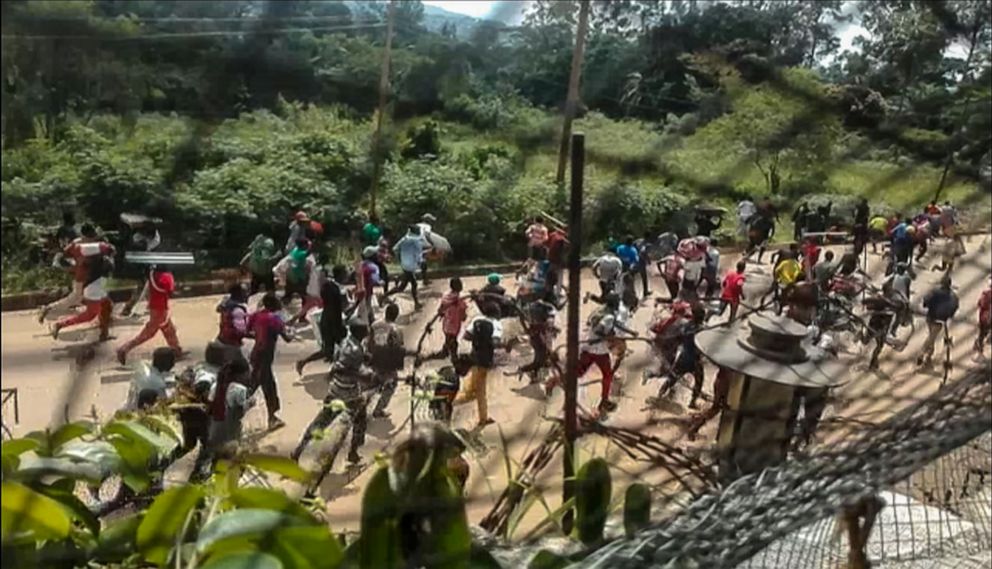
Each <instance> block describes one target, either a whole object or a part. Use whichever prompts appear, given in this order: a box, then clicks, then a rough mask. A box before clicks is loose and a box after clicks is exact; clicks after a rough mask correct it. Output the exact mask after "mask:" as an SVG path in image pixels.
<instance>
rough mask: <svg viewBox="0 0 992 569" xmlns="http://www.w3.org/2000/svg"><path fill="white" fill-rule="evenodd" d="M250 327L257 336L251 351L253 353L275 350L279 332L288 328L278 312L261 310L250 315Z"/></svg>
mask: <svg viewBox="0 0 992 569" xmlns="http://www.w3.org/2000/svg"><path fill="white" fill-rule="evenodd" d="M248 329H249V330H251V331H252V333H253V335H254V336H255V345H254V346H253V347H252V349H251V351H252V353H253V354H255V353H261V352H265V351H270V350H274V349H275V348H276V340H278V339H279V334H282V333H283V331H284V330H285V329H286V323H285V322H283V321H282V318H280V317H279V314H278V313H277V312H270V311H268V310H260V311H258V312H254V313H252V314H251V316H249V317H248Z"/></svg>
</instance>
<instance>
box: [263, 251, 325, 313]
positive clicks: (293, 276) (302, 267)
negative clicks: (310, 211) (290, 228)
mask: <svg viewBox="0 0 992 569" xmlns="http://www.w3.org/2000/svg"><path fill="white" fill-rule="evenodd" d="M316 266H317V261H316V260H315V259H314V258H313V255H311V254H310V242H309V241H307V240H306V239H300V240H298V241H297V242H296V247H294V248H293V250H292V251H290V252H289V254H288V255H286V256H285V257H283V258H282V260H281V261H279V264H277V265H276V266H275V268H274V269H272V273H273V274H274V275H275V276H276V277H277V278H278V279H279V281H280V282H282V283H283V286H284V287H285V290H284V292H283V297H282V303H283V304H284V305H288V304H289V302H290V301H291V300H292V299H293V297H294V296H296V295H299V297H300V301H305V300H306V297H307V285H308V284H309V283H310V272H311V271H313V270H315V269H316Z"/></svg>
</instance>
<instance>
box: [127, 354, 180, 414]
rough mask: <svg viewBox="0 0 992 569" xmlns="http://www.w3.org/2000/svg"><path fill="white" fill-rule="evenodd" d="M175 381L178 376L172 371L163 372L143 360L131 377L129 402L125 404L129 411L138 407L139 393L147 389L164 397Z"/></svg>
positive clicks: (128, 394) (128, 393)
mask: <svg viewBox="0 0 992 569" xmlns="http://www.w3.org/2000/svg"><path fill="white" fill-rule="evenodd" d="M175 383H176V378H175V376H174V375H173V374H172V372H171V371H168V372H161V371H159V370H157V369H155V368H153V367H152V366H151V365H149V364H147V363H145V362H142V363H141V364H140V365H139V366H138V369H137V371H136V372H135V374H134V377H133V378H132V379H131V386H130V388H128V391H127V402H126V403H125V404H124V408H125V409H127V410H128V411H133V410H135V409H137V408H138V395H140V394H141V392H142V391H145V390H152V391H155V392H156V393H158V396H159V397H160V398H163V397H165V396H166V394H167V392H168V390H169V389H170V388H172V386H173V385H175Z"/></svg>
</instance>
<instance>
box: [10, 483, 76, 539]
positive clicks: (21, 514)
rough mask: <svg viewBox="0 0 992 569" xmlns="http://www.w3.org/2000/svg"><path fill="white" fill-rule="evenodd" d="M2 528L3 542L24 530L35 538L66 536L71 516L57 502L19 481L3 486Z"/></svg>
mask: <svg viewBox="0 0 992 569" xmlns="http://www.w3.org/2000/svg"><path fill="white" fill-rule="evenodd" d="M0 518H2V519H0V528H2V533H0V535H2V537H0V539H2V541H3V542H7V541H9V540H11V539H13V538H14V537H15V535H17V534H19V533H21V532H31V533H32V534H33V536H34V538H35V539H36V540H42V539H64V538H66V537H68V536H69V530H70V529H71V528H72V520H71V519H70V518H69V515H68V514H67V513H66V510H65V508H63V507H62V506H61V505H60V504H59V503H58V502H56V501H55V500H52V499H51V498H49V497H48V496H45V495H43V494H39V493H38V492H35V491H34V490H32V489H30V488H28V487H27V486H24V485H23V484H20V483H17V482H6V481H5V482H3V484H2V487H0Z"/></svg>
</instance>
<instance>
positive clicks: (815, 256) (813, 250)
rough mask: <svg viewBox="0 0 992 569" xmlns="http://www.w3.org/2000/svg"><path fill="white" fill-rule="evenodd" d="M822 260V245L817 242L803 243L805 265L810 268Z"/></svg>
mask: <svg viewBox="0 0 992 569" xmlns="http://www.w3.org/2000/svg"><path fill="white" fill-rule="evenodd" d="M819 260H820V246H819V245H817V244H816V243H811V242H807V243H803V267H804V268H810V267H812V266H813V265H815V264H816V263H817V262H818V261H819Z"/></svg>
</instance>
